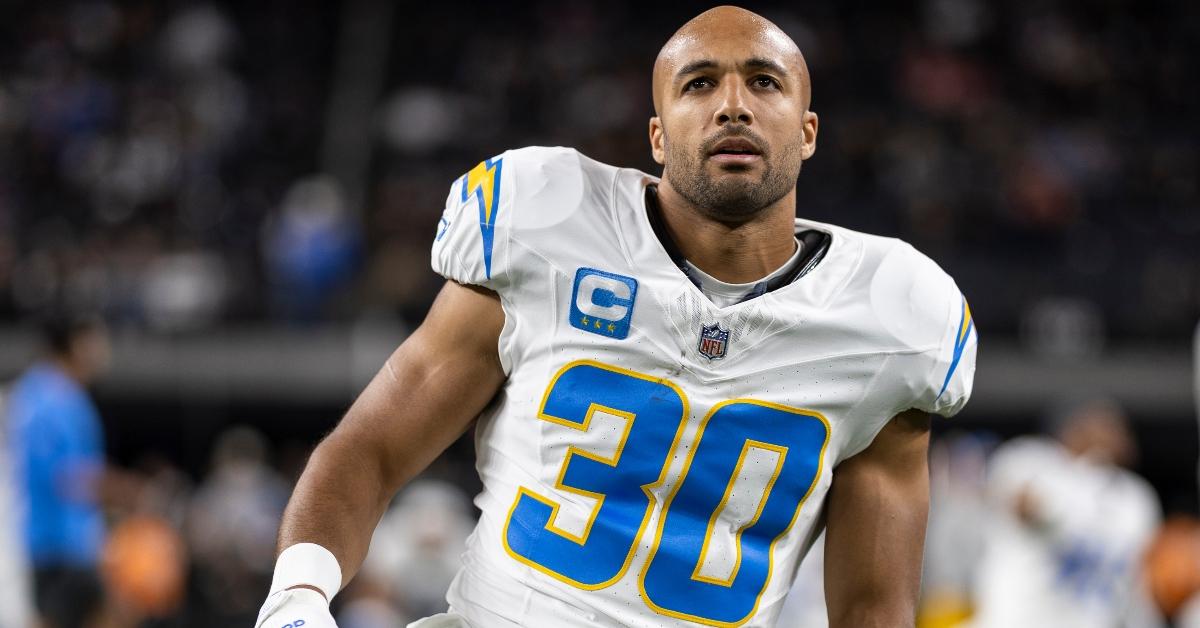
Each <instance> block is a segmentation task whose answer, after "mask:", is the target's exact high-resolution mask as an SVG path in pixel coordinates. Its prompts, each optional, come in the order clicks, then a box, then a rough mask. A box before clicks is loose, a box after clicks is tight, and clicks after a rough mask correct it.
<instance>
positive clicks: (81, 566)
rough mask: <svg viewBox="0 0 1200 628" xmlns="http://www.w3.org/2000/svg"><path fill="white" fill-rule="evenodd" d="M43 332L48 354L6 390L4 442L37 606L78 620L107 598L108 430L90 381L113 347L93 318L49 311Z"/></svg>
mask: <svg viewBox="0 0 1200 628" xmlns="http://www.w3.org/2000/svg"><path fill="white" fill-rule="evenodd" d="M43 331H44V335H45V341H46V345H47V349H48V351H47V353H46V356H45V359H43V360H41V361H39V362H37V363H35V364H34V365H32V366H31V367H29V369H28V370H26V371H25V372H24V373H23V374H22V375H21V377H20V378H19V379H18V380H17V381H16V383H15V384H14V385H13V387H12V389H11V393H10V395H9V398H8V413H7V414H8V420H7V431H8V434H7V441H8V446H9V448H10V455H11V456H12V466H13V473H14V480H15V482H14V484H15V488H16V493H17V495H16V501H17V504H18V511H19V512H20V513H21V515H23V521H22V525H21V530H22V531H23V538H24V542H25V547H26V550H27V552H28V555H29V559H30V561H31V562H32V565H33V570H34V589H35V598H36V603H37V607H38V612H39V613H40V614H41V616H42V618H43V620H44V621H45V623H46V625H48V626H50V627H53V628H77V627H81V626H83V625H85V623H86V622H87V621H88V618H89V617H90V616H92V615H93V614H94V613H95V612H96V611H97V609H98V608H99V606H100V605H101V602H102V600H103V588H102V586H101V583H100V579H99V576H98V567H99V561H100V554H101V550H102V548H103V544H104V540H105V524H104V516H103V512H102V510H101V507H100V503H99V497H98V492H99V486H100V482H101V480H102V478H103V475H104V473H105V454H104V434H103V426H102V424H101V422H100V415H99V413H98V412H97V411H96V406H95V405H94V404H93V403H92V400H91V398H90V396H89V395H88V392H87V390H86V387H87V385H88V384H89V383H90V382H91V381H93V379H95V378H96V377H97V376H98V375H99V374H100V373H101V372H103V370H104V369H105V368H106V366H107V364H108V361H109V353H110V351H109V343H108V335H107V332H106V330H105V328H104V326H103V324H102V323H100V322H99V321H96V320H92V319H85V318H71V317H65V316H53V317H48V318H47V319H46V320H45V321H43Z"/></svg>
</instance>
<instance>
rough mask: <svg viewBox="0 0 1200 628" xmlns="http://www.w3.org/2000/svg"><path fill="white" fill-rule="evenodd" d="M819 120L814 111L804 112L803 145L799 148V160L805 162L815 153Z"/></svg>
mask: <svg viewBox="0 0 1200 628" xmlns="http://www.w3.org/2000/svg"><path fill="white" fill-rule="evenodd" d="M819 129H820V119H819V118H818V117H817V114H816V112H815V111H805V112H804V131H803V132H804V144H803V145H801V146H800V159H801V160H805V159H808V158H809V157H812V156H813V153H815V152H817V131H818V130H819Z"/></svg>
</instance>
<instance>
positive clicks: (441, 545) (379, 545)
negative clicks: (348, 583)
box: [356, 480, 475, 619]
mask: <svg viewBox="0 0 1200 628" xmlns="http://www.w3.org/2000/svg"><path fill="white" fill-rule="evenodd" d="M469 504H470V501H469V500H468V499H467V496H466V495H465V494H463V492H462V489H460V488H458V487H457V486H454V485H453V484H448V483H446V482H441V481H436V480H420V481H417V482H414V483H412V484H411V485H410V486H408V487H407V488H406V489H405V490H404V492H402V493H401V494H400V496H399V497H398V498H397V499H396V502H395V505H394V506H393V507H392V508H391V509H390V510H388V512H387V513H386V514H385V515H384V516H383V519H382V520H381V521H380V523H379V526H378V527H377V528H376V529H375V535H374V536H373V537H372V539H371V553H370V554H369V555H368V557H367V560H366V562H365V563H364V564H363V567H362V570H361V572H360V577H361V578H362V580H363V586H364V587H365V588H369V589H377V590H381V591H382V592H383V594H384V597H385V599H387V600H390V602H391V604H392V606H393V608H395V609H397V610H398V611H400V612H402V613H403V614H404V615H405V616H407V617H408V618H410V619H416V618H420V617H428V616H430V615H436V614H437V613H444V612H446V608H447V605H446V590H447V589H448V588H449V587H450V581H451V580H453V579H454V575H455V574H456V573H458V569H459V565H460V557H461V555H462V553H463V549H464V548H465V546H466V540H467V536H469V535H470V533H471V529H472V528H473V527H474V525H475V522H474V520H473V518H472V516H471V512H470V506H469ZM356 582H357V580H356Z"/></svg>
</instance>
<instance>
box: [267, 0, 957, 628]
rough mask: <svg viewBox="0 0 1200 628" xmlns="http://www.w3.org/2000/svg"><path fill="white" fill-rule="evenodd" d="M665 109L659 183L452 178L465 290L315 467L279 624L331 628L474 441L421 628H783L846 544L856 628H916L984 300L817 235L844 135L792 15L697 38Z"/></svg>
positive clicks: (865, 249) (455, 293) (642, 179)
mask: <svg viewBox="0 0 1200 628" xmlns="http://www.w3.org/2000/svg"><path fill="white" fill-rule="evenodd" d="M653 95H654V106H655V113H656V115H655V116H654V117H652V118H651V119H650V125H649V139H650V150H651V152H652V153H653V155H654V159H655V160H656V161H657V162H658V163H660V164H662V166H663V173H662V177H661V178H656V177H654V176H651V175H648V174H645V173H642V172H638V171H636V170H632V169H622V168H616V167H613V166H609V165H606V164H602V163H598V162H596V161H593V160H591V159H588V158H587V157H585V156H583V155H581V154H579V153H578V152H576V151H574V150H571V149H564V148H523V149H519V150H510V151H508V152H505V153H503V154H502V155H500V156H497V157H494V158H492V159H488V160H486V161H484V162H482V163H480V164H479V165H477V166H476V167H475V168H473V169H471V170H470V171H469V172H467V173H466V174H464V175H463V176H462V177H461V178H460V179H458V180H456V181H455V182H454V183H453V184H452V186H451V188H450V194H449V196H448V197H447V199H446V211H445V213H444V214H443V216H442V220H441V223H440V225H439V227H438V231H437V235H436V238H435V241H434V244H433V255H432V262H433V268H434V270H435V271H436V272H438V273H439V274H441V275H442V276H444V277H445V278H446V279H447V282H446V285H445V287H444V288H443V290H442V292H441V294H440V295H439V296H438V298H437V301H436V302H435V303H434V305H433V307H432V308H431V310H430V312H429V314H428V316H427V318H426V319H425V322H424V323H423V324H422V325H421V327H420V328H419V329H418V330H417V331H415V332H414V333H413V334H412V336H410V337H409V338H408V340H406V341H405V342H404V344H402V345H401V346H400V348H399V349H397V350H396V352H395V353H394V354H393V355H392V357H391V358H390V359H389V360H388V361H387V363H386V364H385V365H384V366H383V368H382V369H381V370H380V372H379V374H378V375H377V376H376V377H375V379H374V380H373V381H372V382H371V383H370V384H369V385H368V386H367V388H366V390H364V391H363V393H362V395H361V396H360V397H359V398H358V400H357V401H356V402H355V403H354V405H353V407H352V408H351V409H350V410H349V412H348V413H347V414H346V416H345V417H344V418H343V419H342V421H341V423H340V424H339V425H338V427H337V429H336V430H334V432H333V433H332V434H331V435H330V436H329V437H328V438H326V439H325V440H324V441H323V442H322V443H321V444H320V445H319V446H318V447H317V449H316V451H315V452H314V453H313V456H312V458H311V460H310V461H309V464H308V467H307V469H306V470H305V472H304V475H303V477H301V479H300V482H299V485H298V486H297V487H296V491H295V494H294V495H293V497H292V500H291V503H290V504H289V506H288V509H287V513H286V514H285V515H284V520H283V524H282V528H281V531H280V537H279V547H280V548H281V549H282V553H281V554H280V556H279V559H278V563H277V567H276V571H275V579H274V582H273V584H272V591H271V594H270V597H269V598H268V600H267V603H266V604H265V605H264V607H263V610H262V613H261V614H260V620H259V622H258V623H259V626H265V627H266V628H287V627H288V626H292V627H295V626H301V625H304V626H308V627H309V628H324V627H327V626H332V625H334V624H333V619H332V618H331V617H330V615H329V612H328V610H327V604H328V601H329V600H330V599H331V598H333V596H334V594H336V593H337V592H338V590H339V589H340V587H341V586H342V584H343V583H345V582H347V581H349V580H350V578H352V577H353V576H354V573H355V571H356V570H357V569H358V567H359V565H360V564H361V562H362V560H363V557H364V555H365V554H366V552H367V545H368V542H369V540H370V538H371V533H372V530H373V529H374V527H375V525H376V523H377V522H378V520H379V518H380V515H381V513H382V512H383V510H384V508H385V507H386V506H387V504H388V502H389V500H390V499H391V497H392V495H393V494H394V493H395V492H396V491H397V490H398V489H399V488H401V487H402V486H403V485H404V484H405V483H406V482H407V481H408V480H409V479H410V478H412V477H413V476H414V475H415V474H417V473H418V472H420V471H421V470H422V469H423V468H424V467H425V466H426V465H427V464H429V463H430V461H432V460H433V459H434V458H435V457H436V456H437V455H438V454H439V453H440V452H441V451H442V450H443V449H445V448H446V447H447V446H448V445H449V444H450V443H451V442H453V441H454V440H455V439H456V438H458V437H459V436H460V435H461V434H463V433H464V432H465V431H466V430H467V429H468V428H469V427H470V426H471V425H472V424H473V423H474V425H475V438H476V450H477V456H478V462H477V469H478V471H479V474H480V478H481V479H482V481H483V492H482V493H481V494H480V495H479V496H478V497H477V498H476V504H477V505H478V506H479V508H480V510H481V511H482V516H481V518H480V520H479V523H478V526H477V527H476V529H475V532H474V534H473V535H472V536H471V539H470V541H469V543H468V548H467V551H466V553H465V554H464V556H463V566H462V569H461V571H460V572H459V574H458V576H457V577H456V579H455V580H454V583H453V584H452V585H451V587H450V591H449V593H448V594H447V600H448V601H449V612H448V613H446V614H443V615H439V616H435V617H432V618H427V619H425V620H422V621H420V622H417V623H416V624H414V626H420V627H421V628H430V627H437V626H456V627H460V626H472V627H476V628H491V627H495V626H499V627H511V626H534V627H550V626H554V627H560V626H566V627H584V626H588V627H592V626H639V627H650V626H690V625H709V626H771V625H774V623H775V621H776V619H777V618H778V616H779V612H780V608H781V606H782V602H783V598H784V596H785V595H786V592H787V591H788V588H789V584H790V581H791V579H792V577H793V575H794V573H795V571H796V568H797V565H798V564H799V562H800V560H801V558H802V557H803V556H804V554H805V553H806V552H807V551H808V549H809V547H810V546H811V545H812V543H813V541H814V539H816V538H817V536H818V535H819V533H820V532H821V531H822V529H827V531H826V545H825V562H826V565H827V567H826V573H825V576H826V586H825V588H826V591H827V601H828V608H829V616H830V625H832V626H835V627H850V626H853V627H855V628H862V627H864V626H888V627H889V628H894V627H896V626H911V625H912V624H913V616H914V606H915V604H916V601H917V591H918V584H919V577H920V570H921V552H922V544H923V537H924V532H925V519H926V512H927V509H928V502H929V493H928V480H927V469H926V448H927V442H928V428H929V419H928V416H929V414H930V413H937V414H942V415H946V416H949V415H952V414H954V413H955V412H957V411H958V410H959V409H960V408H961V407H962V406H963V404H965V403H966V400H967V397H968V396H969V395H970V390H971V380H972V375H973V372H974V363H975V333H974V325H973V323H972V321H971V316H970V312H969V310H968V309H967V305H966V301H965V300H964V299H963V297H962V295H961V294H960V293H959V290H958V288H957V287H956V286H955V284H954V282H953V281H952V280H951V279H950V277H948V276H947V275H946V274H945V273H944V272H942V271H941V270H940V269H939V268H938V267H937V266H936V265H935V264H934V263H933V262H931V261H929V260H928V259H927V258H926V257H924V256H923V255H921V254H920V253H918V252H916V251H915V250H914V249H913V248H912V247H910V246H909V245H907V244H905V243H903V242H900V241H898V240H894V239H888V238H881V237H876V236H870V235H866V234H861V233H856V232H853V231H849V230H846V229H842V228H840V227H836V226H833V225H828V224H821V223H816V222H813V221H809V220H803V219H798V218H796V204H797V203H796V180H797V177H798V176H799V174H800V169H801V165H802V164H803V162H804V160H806V159H808V158H809V157H811V156H812V155H813V153H814V151H815V149H816V140H817V129H818V124H817V120H818V119H817V115H816V113H814V112H812V111H811V110H810V109H809V100H810V79H809V74H808V68H807V67H806V66H805V63H804V58H803V56H802V55H801V54H800V51H799V49H797V47H796V44H795V43H794V42H793V41H792V40H791V39H790V38H788V36H787V35H785V34H784V33H783V32H782V31H780V30H779V29H778V28H777V27H776V26H775V25H773V24H771V23H770V22H769V21H767V20H765V19H763V18H762V17H760V16H758V15H755V14H753V13H751V12H749V11H745V10H742V9H738V8H734V7H719V8H716V9H713V10H711V11H708V12H705V13H703V14H701V15H700V16H698V17H696V18H695V19H693V20H692V21H690V22H688V23H687V24H686V25H684V26H683V28H681V29H680V30H679V31H678V32H677V33H675V35H674V36H673V37H672V38H671V39H670V41H668V42H667V44H666V45H665V46H664V47H663V49H662V52H661V53H660V54H659V56H658V59H657V61H656V63H655V65H654V85H653Z"/></svg>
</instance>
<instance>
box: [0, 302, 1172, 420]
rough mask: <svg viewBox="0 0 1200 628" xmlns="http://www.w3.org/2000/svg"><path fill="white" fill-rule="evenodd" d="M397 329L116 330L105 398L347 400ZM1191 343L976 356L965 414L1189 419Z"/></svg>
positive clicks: (28, 348)
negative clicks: (1097, 399)
mask: <svg viewBox="0 0 1200 628" xmlns="http://www.w3.org/2000/svg"><path fill="white" fill-rule="evenodd" d="M404 336H405V330H404V329H402V328H400V327H398V326H394V325H390V324H387V323H369V324H358V325H347V326H330V327H316V328H297V329H289V328H279V327H264V328H253V327H247V328H231V329H223V330H220V331H211V332H205V333H200V334H189V335H181V336H161V335H146V334H119V333H118V334H116V335H115V337H114V353H113V369H112V371H111V373H110V374H109V375H108V376H106V377H105V378H104V380H103V381H102V382H100V384H99V388H100V390H101V392H103V393H104V394H105V395H107V396H109V397H116V398H123V399H128V400H136V399H137V398H138V397H141V396H146V397H155V398H162V397H164V396H167V397H180V398H184V399H187V398H197V397H200V398H204V399H210V400H221V399H224V400H229V401H250V402H258V401H262V402H270V403H284V404H287V403H295V404H308V403H333V404H343V403H344V402H346V401H348V400H350V399H352V398H353V397H354V395H355V394H356V393H357V392H358V391H359V390H361V389H362V387H363V386H364V385H365V384H366V382H367V381H368V380H369V379H370V378H371V376H372V375H373V374H374V373H375V372H376V370H377V369H378V368H379V366H380V365H382V364H383V361H384V360H385V359H386V358H387V356H388V355H389V354H390V353H391V351H392V350H393V349H394V348H395V347H396V345H397V344H399V342H400V341H401V340H403V338H404ZM0 347H3V350H2V351H0V381H6V380H8V379H10V378H11V377H12V376H14V375H15V374H16V373H17V372H18V371H19V370H20V369H21V368H22V367H23V366H24V365H25V364H27V363H28V360H29V359H31V357H32V356H33V355H35V350H36V344H35V337H34V336H33V335H32V334H31V333H29V332H28V331H25V330H22V329H18V328H6V329H0ZM1193 381H1194V380H1193V375H1192V356H1191V348H1190V347H1188V346H1187V344H1186V343H1180V345H1179V346H1165V347H1147V346H1145V345H1139V346H1137V347H1128V348H1125V347H1121V346H1114V347H1110V348H1108V349H1105V350H1104V352H1103V353H1101V354H1099V355H1097V356H1093V357H1087V358H1078V359H1061V358H1060V359H1055V358H1047V357H1041V356H1037V355H1033V354H1032V353H1031V352H1029V351H1027V350H1025V349H1023V348H1022V347H1020V346H1019V345H1018V344H1017V343H1015V342H1009V343H1005V342H1002V341H987V342H985V343H984V344H983V346H982V347H981V349H980V353H979V364H978V370H977V372H976V375H975V392H974V395H973V398H972V400H971V403H970V404H969V405H968V406H967V412H968V413H969V414H970V416H973V417H979V418H987V417H988V416H1004V415H1013V414H1016V413H1025V414H1028V413H1041V412H1042V411H1044V410H1045V409H1046V407H1047V406H1048V405H1051V404H1054V403H1055V402H1058V401H1062V400H1063V399H1073V398H1079V397H1090V396H1110V397H1113V398H1115V399H1116V400H1118V401H1120V402H1121V403H1123V404H1124V405H1125V407H1126V408H1127V409H1128V410H1129V412H1130V413H1131V415H1132V416H1134V417H1135V419H1142V418H1143V417H1175V418H1180V419H1182V418H1187V417H1191V416H1192V414H1193V408H1194V401H1193V392H1192V388H1193Z"/></svg>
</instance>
